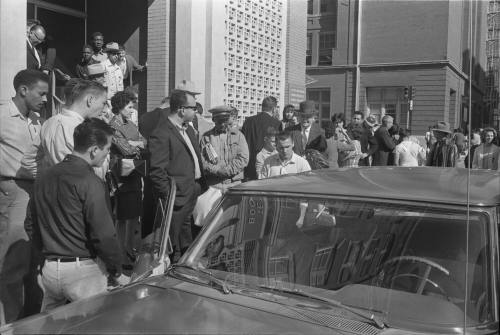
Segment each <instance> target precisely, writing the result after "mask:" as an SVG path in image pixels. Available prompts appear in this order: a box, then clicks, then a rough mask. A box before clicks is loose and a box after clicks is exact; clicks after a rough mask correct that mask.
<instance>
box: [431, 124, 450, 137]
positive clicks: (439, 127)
mask: <svg viewBox="0 0 500 335" xmlns="http://www.w3.org/2000/svg"><path fill="white" fill-rule="evenodd" d="M432 130H433V131H440V132H443V133H448V134H451V133H452V131H451V129H450V124H449V123H448V122H446V121H439V122H438V123H437V124H436V125H435V126H434V128H432Z"/></svg>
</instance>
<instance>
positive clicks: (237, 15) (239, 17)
mask: <svg viewBox="0 0 500 335" xmlns="http://www.w3.org/2000/svg"><path fill="white" fill-rule="evenodd" d="M242 19H243V12H240V11H238V12H237V13H236V20H237V21H238V22H241V20H242Z"/></svg>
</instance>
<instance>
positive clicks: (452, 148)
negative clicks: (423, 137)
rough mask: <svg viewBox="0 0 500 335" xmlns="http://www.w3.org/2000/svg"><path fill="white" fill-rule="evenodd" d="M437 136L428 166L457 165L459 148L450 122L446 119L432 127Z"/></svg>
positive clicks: (428, 157)
mask: <svg viewBox="0 0 500 335" xmlns="http://www.w3.org/2000/svg"><path fill="white" fill-rule="evenodd" d="M432 133H433V134H434V137H435V138H436V143H434V144H433V145H432V147H431V150H430V152H429V155H428V156H427V162H426V165H427V166H438V167H455V165H456V162H457V159H458V157H459V155H458V148H457V146H456V144H455V143H454V142H453V139H452V134H453V132H452V131H451V129H450V124H449V123H448V122H446V121H439V122H438V123H437V124H436V126H435V127H434V128H433V129H432Z"/></svg>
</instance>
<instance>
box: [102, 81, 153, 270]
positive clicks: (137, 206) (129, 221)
mask: <svg viewBox="0 0 500 335" xmlns="http://www.w3.org/2000/svg"><path fill="white" fill-rule="evenodd" d="M134 99H135V97H134V95H132V94H130V93H129V92H124V91H120V92H117V93H116V94H115V95H114V96H113V97H112V98H111V106H112V109H111V111H112V112H113V114H114V117H113V118H112V119H111V121H110V126H111V127H113V128H114V129H115V134H114V136H113V145H112V147H111V159H112V161H113V162H115V164H114V165H113V168H112V171H113V172H114V176H116V179H117V182H118V187H117V189H116V191H115V193H114V196H115V214H116V219H117V227H116V228H117V229H116V230H117V235H118V238H119V239H120V241H121V242H122V247H123V250H124V251H125V252H126V253H127V255H128V258H130V260H131V261H132V260H133V258H134V255H135V251H136V250H137V248H138V247H139V244H140V236H141V235H140V231H141V229H140V215H141V211H142V175H141V173H139V171H138V169H136V168H135V166H136V165H138V166H141V163H144V161H141V158H142V157H141V156H142V152H143V149H144V148H145V146H146V140H145V139H144V137H142V135H141V134H140V133H139V128H138V127H137V126H136V125H135V124H134V123H133V122H132V121H131V120H130V117H131V114H132V112H133V110H134ZM142 166H143V167H144V168H145V166H144V165H142Z"/></svg>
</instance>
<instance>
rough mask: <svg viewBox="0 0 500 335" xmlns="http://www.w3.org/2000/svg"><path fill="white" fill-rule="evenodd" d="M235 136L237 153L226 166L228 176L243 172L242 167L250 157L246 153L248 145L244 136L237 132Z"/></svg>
mask: <svg viewBox="0 0 500 335" xmlns="http://www.w3.org/2000/svg"><path fill="white" fill-rule="evenodd" d="M236 136H237V137H238V154H237V155H236V157H234V158H233V160H232V161H231V162H230V163H229V165H228V166H227V170H228V172H229V177H232V176H235V175H237V174H238V173H240V172H243V169H244V168H245V167H246V166H247V165H248V160H249V157H250V156H249V154H248V145H247V141H246V140H245V136H243V134H238V135H236ZM257 172H258V171H257Z"/></svg>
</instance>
